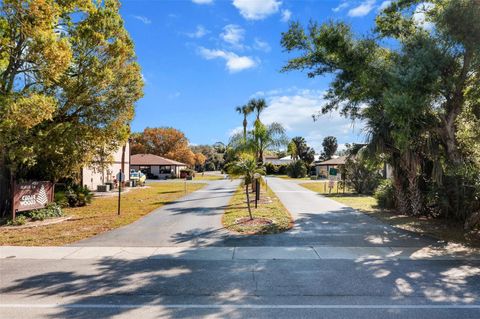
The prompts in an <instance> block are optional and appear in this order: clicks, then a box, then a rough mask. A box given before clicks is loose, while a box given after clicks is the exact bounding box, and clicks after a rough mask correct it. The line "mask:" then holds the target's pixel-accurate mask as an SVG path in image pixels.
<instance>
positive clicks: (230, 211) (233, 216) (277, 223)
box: [222, 186, 293, 235]
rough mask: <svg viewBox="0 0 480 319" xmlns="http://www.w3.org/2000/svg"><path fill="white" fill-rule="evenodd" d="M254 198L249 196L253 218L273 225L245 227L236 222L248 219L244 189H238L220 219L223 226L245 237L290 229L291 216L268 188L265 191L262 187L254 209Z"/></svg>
mask: <svg viewBox="0 0 480 319" xmlns="http://www.w3.org/2000/svg"><path fill="white" fill-rule="evenodd" d="M254 198H255V194H251V196H250V200H251V207H252V215H253V217H254V218H267V219H270V220H272V221H273V222H274V223H273V224H271V225H268V226H261V225H256V226H247V225H244V224H241V223H238V222H237V220H238V219H239V218H244V217H248V208H247V199H246V195H245V190H244V187H239V188H238V189H237V191H236V193H235V195H234V196H233V197H232V199H231V200H230V203H229V205H228V208H227V209H226V210H225V213H224V215H223V218H222V223H223V226H224V227H225V228H226V229H228V230H230V231H232V232H236V233H241V234H246V235H253V234H276V233H281V232H284V231H287V230H288V229H290V228H292V226H293V220H292V216H291V215H290V213H289V212H288V210H287V209H286V208H285V207H284V206H283V204H282V203H281V202H280V200H279V199H278V198H277V196H275V193H273V192H272V190H271V189H270V188H268V189H267V190H265V186H262V192H261V195H260V201H259V205H258V208H256V209H255V202H254V201H253V199H254Z"/></svg>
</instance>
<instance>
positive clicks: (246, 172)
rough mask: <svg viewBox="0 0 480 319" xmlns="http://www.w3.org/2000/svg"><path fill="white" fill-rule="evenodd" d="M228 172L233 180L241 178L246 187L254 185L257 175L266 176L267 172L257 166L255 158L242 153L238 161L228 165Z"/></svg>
mask: <svg viewBox="0 0 480 319" xmlns="http://www.w3.org/2000/svg"><path fill="white" fill-rule="evenodd" d="M227 172H228V174H230V177H231V178H241V179H242V180H243V182H244V184H245V185H248V184H252V183H253V181H254V180H255V175H256V174H259V175H265V170H264V169H263V168H261V167H258V166H257V162H256V160H255V158H254V157H253V156H252V155H251V154H248V153H242V154H241V155H240V158H239V160H238V161H236V162H233V163H231V164H229V165H228V167H227Z"/></svg>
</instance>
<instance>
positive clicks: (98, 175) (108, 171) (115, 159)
mask: <svg viewBox="0 0 480 319" xmlns="http://www.w3.org/2000/svg"><path fill="white" fill-rule="evenodd" d="M122 156H124V164H123V167H124V173H125V179H126V180H128V179H129V178H128V177H129V176H128V174H129V172H130V161H129V158H130V143H129V142H127V144H126V145H125V154H124V153H123V147H120V148H119V149H118V150H117V151H115V152H114V153H113V154H112V161H111V162H110V163H108V164H107V165H105V166H104V167H103V169H102V167H101V166H102V165H99V164H100V163H99V162H98V161H94V162H92V163H91V164H90V165H88V166H85V167H83V168H82V172H81V179H82V184H81V185H84V186H86V187H87V188H88V189H89V190H92V191H96V190H97V186H98V185H104V184H105V183H109V182H112V183H113V181H114V179H115V178H116V176H117V174H118V172H119V171H120V170H121V168H122Z"/></svg>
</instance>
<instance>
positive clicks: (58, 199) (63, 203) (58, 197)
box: [55, 191, 70, 208]
mask: <svg viewBox="0 0 480 319" xmlns="http://www.w3.org/2000/svg"><path fill="white" fill-rule="evenodd" d="M55 203H57V205H59V206H60V207H62V208H65V207H68V206H70V205H69V204H68V198H67V195H66V194H65V192H64V191H59V192H55Z"/></svg>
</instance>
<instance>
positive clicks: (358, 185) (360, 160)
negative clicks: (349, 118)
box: [342, 145, 382, 194]
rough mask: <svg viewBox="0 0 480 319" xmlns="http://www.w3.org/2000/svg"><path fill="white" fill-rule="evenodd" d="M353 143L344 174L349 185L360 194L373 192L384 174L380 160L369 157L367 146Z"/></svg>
mask: <svg viewBox="0 0 480 319" xmlns="http://www.w3.org/2000/svg"><path fill="white" fill-rule="evenodd" d="M358 147H359V145H352V146H351V149H349V150H348V151H349V156H348V158H347V160H346V162H345V166H344V168H343V170H344V171H343V172H342V174H343V176H344V178H345V183H346V185H347V186H348V187H350V188H352V189H353V190H355V192H356V193H358V194H371V193H373V191H374V190H375V189H376V188H377V186H378V184H379V183H380V181H381V179H382V176H381V174H380V166H379V163H378V161H376V160H374V159H371V158H368V156H367V154H366V150H365V148H360V149H359V150H358Z"/></svg>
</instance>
